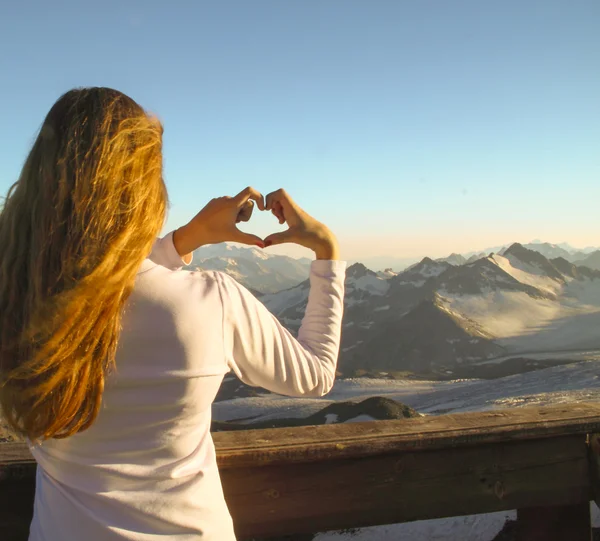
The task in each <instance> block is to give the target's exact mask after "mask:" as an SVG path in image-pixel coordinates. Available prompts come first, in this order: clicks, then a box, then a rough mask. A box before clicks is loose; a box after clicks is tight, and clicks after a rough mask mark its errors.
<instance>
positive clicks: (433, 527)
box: [314, 503, 600, 541]
mask: <svg viewBox="0 0 600 541" xmlns="http://www.w3.org/2000/svg"><path fill="white" fill-rule="evenodd" d="M590 509H591V511H592V525H593V527H594V528H597V527H598V526H600V511H599V510H598V507H597V506H596V504H595V503H591V504H590ZM516 515H517V514H516V512H515V511H501V512H498V513H488V514H484V515H469V516H464V517H449V518H437V519H432V520H419V521H416V522H406V523H404V524H391V525H388V526H374V527H371V528H360V529H357V530H356V531H355V532H327V533H321V534H318V535H317V536H316V537H315V539H314V541H398V540H401V539H405V540H406V541H490V540H491V539H493V538H494V537H495V536H496V535H497V534H498V532H499V531H500V530H501V529H502V527H503V526H504V523H505V522H506V521H507V520H515V519H516Z"/></svg>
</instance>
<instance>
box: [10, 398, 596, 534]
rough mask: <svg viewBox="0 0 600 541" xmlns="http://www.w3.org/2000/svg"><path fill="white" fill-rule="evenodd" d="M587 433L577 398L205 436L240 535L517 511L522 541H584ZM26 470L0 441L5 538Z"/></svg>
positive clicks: (16, 530)
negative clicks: (214, 452) (545, 404)
mask: <svg viewBox="0 0 600 541" xmlns="http://www.w3.org/2000/svg"><path fill="white" fill-rule="evenodd" d="M596 434H600V404H596V403H584V404H568V405H563V406H554V407H545V408H517V409H512V410H502V411H494V412H486V413H465V414H455V415H443V416H439V417H423V418H415V419H405V420H398V421H378V422H369V423H351V424H342V425H325V426H309V427H297V428H289V429H287V428H279V429H269V430H248V431H241V432H240V431H235V432H219V433H216V434H214V440H215V445H216V447H217V453H218V462H219V466H220V470H221V477H222V480H223V486H224V490H225V495H226V498H227V502H228V505H229V508H230V511H231V514H232V516H233V518H234V523H235V526H236V532H237V535H238V537H239V539H240V540H243V539H249V538H252V537H259V536H260V537H268V536H275V535H285V534H297V533H310V532H317V531H324V530H331V529H341V528H356V527H360V526H371V525H378V524H392V523H398V522H406V521H413V520H421V519H428V518H438V517H448V516H458V515H471V514H477V513H486V512H491V511H501V510H510V509H518V520H519V533H518V535H519V539H521V540H523V541H533V540H537V539H544V540H547V541H552V540H559V539H560V540H561V541H564V540H567V539H568V540H569V541H583V540H585V541H589V540H590V539H591V530H590V518H589V502H590V500H594V499H595V493H596V487H597V486H599V485H600V483H599V482H598V479H600V476H599V475H598V456H599V454H598V450H599V449H600V440H599V439H598V438H597V437H596V436H595V435H596ZM34 473H35V464H34V462H33V461H32V459H31V456H30V455H29V451H28V450H27V447H26V445H24V444H19V443H6V444H1V445H0V531H2V532H3V534H4V532H8V534H7V535H8V537H4V536H0V537H1V538H2V540H3V541H4V540H6V541H13V540H14V541H20V540H25V539H27V529H28V524H29V521H30V520H31V509H32V502H33V494H34ZM483 541H485V540H483Z"/></svg>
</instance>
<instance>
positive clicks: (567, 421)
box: [0, 402, 600, 478]
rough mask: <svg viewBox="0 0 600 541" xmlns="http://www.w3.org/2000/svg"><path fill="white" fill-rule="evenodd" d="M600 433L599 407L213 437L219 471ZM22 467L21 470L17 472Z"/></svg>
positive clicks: (1, 470) (15, 450)
mask: <svg viewBox="0 0 600 541" xmlns="http://www.w3.org/2000/svg"><path fill="white" fill-rule="evenodd" d="M595 432H599V433H600V404H599V403H592V402H589V403H578V404H564V405H561V406H551V407H541V408H540V407H535V408H516V409H512V410H501V411H490V412H475V413H459V414H453V415H441V416H431V417H420V418H413V419H402V420H397V421H377V422H367V423H348V424H339V425H321V426H304V427H294V428H274V429H263V430H246V431H234V432H218V433H215V434H213V439H214V442H215V447H216V448H217V459H218V462H219V467H220V468H221V469H226V468H235V467H245V466H258V465H260V464H276V463H282V464H289V463H291V462H302V463H305V462H310V461H317V460H331V459H345V458H357V457H361V456H370V455H379V454H383V453H388V452H400V451H420V450H423V451H425V450H430V449H442V448H454V447H461V446H465V445H481V444H485V443H494V442H506V441H520V440H526V439H537V438H551V437H554V436H563V435H569V434H590V433H595ZM31 460H32V458H31V455H30V453H29V449H28V447H27V445H26V444H24V443H4V444H0V478H2V475H8V473H7V472H6V470H7V468H8V469H11V470H12V469H14V468H15V467H22V466H23V465H24V464H26V463H28V462H31ZM18 464H21V466H17V465H18Z"/></svg>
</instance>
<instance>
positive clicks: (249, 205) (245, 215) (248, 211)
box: [235, 199, 254, 224]
mask: <svg viewBox="0 0 600 541" xmlns="http://www.w3.org/2000/svg"><path fill="white" fill-rule="evenodd" d="M253 210H254V201H252V199H249V200H248V201H246V202H245V203H244V206H243V207H242V209H241V210H240V211H239V212H238V215H237V218H236V220H235V223H236V224H237V223H240V222H247V221H248V220H250V218H251V217H252V211H253Z"/></svg>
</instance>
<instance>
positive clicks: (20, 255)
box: [0, 88, 167, 440]
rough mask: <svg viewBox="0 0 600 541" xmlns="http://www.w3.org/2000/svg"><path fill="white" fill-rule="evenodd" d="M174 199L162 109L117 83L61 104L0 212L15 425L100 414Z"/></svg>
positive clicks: (66, 430) (21, 430)
mask: <svg viewBox="0 0 600 541" xmlns="http://www.w3.org/2000/svg"><path fill="white" fill-rule="evenodd" d="M166 206H167V193H166V189H165V185H164V183H163V178H162V126H161V125H160V123H159V122H158V121H157V120H156V119H154V118H152V117H150V116H149V115H147V114H146V112H145V111H144V110H143V109H142V108H141V107H140V106H139V105H138V104H137V103H136V102H135V101H133V100H132V99H131V98H129V97H128V96H126V95H124V94H122V93H121V92H118V91H116V90H112V89H109V88H84V89H76V90H71V91H69V92H67V93H66V94H65V95H63V96H62V97H61V98H60V99H59V100H58V101H57V102H56V103H55V104H54V106H53V107H52V109H51V110H50V112H49V113H48V116H47V117H46V119H45V121H44V123H43V125H42V127H41V129H40V133H39V135H38V137H37V139H36V141H35V143H34V145H33V148H32V149H31V152H30V153H29V155H28V157H27V159H26V161H25V165H24V166H23V170H22V172H21V175H20V177H19V179H18V181H17V182H16V183H15V184H14V185H13V186H12V187H11V188H10V190H9V191H8V195H7V197H6V200H5V203H4V207H3V209H2V211H1V213H0V407H1V408H2V413H3V416H4V418H5V420H6V421H7V422H8V424H9V426H10V427H11V428H12V429H14V430H15V431H16V432H17V433H18V434H21V435H23V436H27V437H29V438H30V439H31V440H40V439H46V438H62V437H67V436H70V435H72V434H75V433H77V432H81V431H83V430H85V429H87V428H88V427H89V426H90V425H91V424H92V423H93V421H94V419H95V418H96V416H97V415H98V411H99V408H100V404H101V399H102V392H103V389H104V381H105V378H106V376H107V375H108V373H109V372H110V371H111V370H112V369H113V368H114V356H115V352H116V347H117V340H118V338H119V333H120V328H121V316H122V311H123V307H124V303H125V301H126V300H127V298H128V296H129V295H130V293H131V291H132V288H133V283H134V280H135V275H136V273H137V271H138V269H139V266H140V265H141V263H142V261H143V260H144V258H145V257H146V256H147V255H148V254H149V252H150V251H151V248H152V244H153V242H154V240H155V239H156V236H157V235H158V233H159V231H160V229H161V227H162V225H163V222H164V217H165V212H166Z"/></svg>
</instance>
